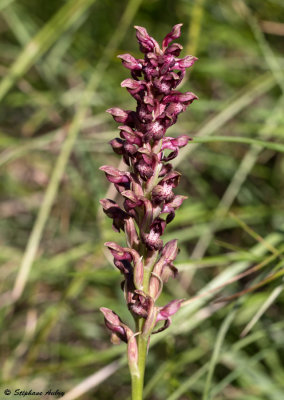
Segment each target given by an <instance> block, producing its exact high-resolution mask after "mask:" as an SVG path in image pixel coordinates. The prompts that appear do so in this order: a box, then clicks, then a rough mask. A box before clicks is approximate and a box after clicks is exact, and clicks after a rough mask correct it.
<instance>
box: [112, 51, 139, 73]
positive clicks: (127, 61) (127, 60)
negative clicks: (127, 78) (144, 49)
mask: <svg viewBox="0 0 284 400" xmlns="http://www.w3.org/2000/svg"><path fill="white" fill-rule="evenodd" d="M117 57H118V58H120V59H121V60H122V64H123V65H124V66H125V67H126V68H128V69H130V70H141V69H142V63H141V61H142V60H136V58H134V57H133V56H131V55H130V54H121V55H119V56H117Z"/></svg>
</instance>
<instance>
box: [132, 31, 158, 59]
mask: <svg viewBox="0 0 284 400" xmlns="http://www.w3.org/2000/svg"><path fill="white" fill-rule="evenodd" d="M134 28H135V29H136V37H137V40H138V42H139V45H140V50H141V51H142V53H148V52H150V51H153V50H156V52H160V47H159V45H158V43H157V42H156V40H155V39H153V38H152V37H151V36H149V34H148V32H147V31H146V29H145V28H143V26H134Z"/></svg>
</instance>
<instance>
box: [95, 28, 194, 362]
mask: <svg viewBox="0 0 284 400" xmlns="http://www.w3.org/2000/svg"><path fill="white" fill-rule="evenodd" d="M181 25H182V24H178V25H175V26H174V27H173V29H172V31H171V32H170V33H169V34H168V35H167V36H166V37H165V38H164V40H163V43H162V48H160V46H159V44H158V43H157V42H156V40H155V39H153V38H152V37H150V36H149V35H148V33H147V31H146V29H145V28H143V27H140V26H136V27H135V28H136V30H137V33H136V36H137V39H138V42H139V45H140V49H141V51H142V52H143V53H144V59H136V58H134V57H132V56H131V55H130V54H123V55H120V56H119V58H120V59H121V60H122V63H123V65H124V66H125V67H126V68H128V69H129V70H130V72H131V76H132V78H128V79H125V80H124V81H123V82H122V83H121V86H122V87H125V88H126V89H127V90H128V92H129V93H130V94H131V96H133V97H134V99H135V100H136V102H137V107H136V111H131V110H122V109H120V108H117V107H114V108H110V109H109V110H107V112H108V113H110V114H111V115H112V116H113V118H114V120H115V121H116V122H118V123H119V127H118V129H119V131H120V135H119V136H120V137H117V138H115V139H113V140H112V141H111V142H110V144H111V146H112V148H113V150H114V152H115V153H117V154H119V155H121V156H122V157H123V160H124V162H125V163H126V164H127V166H128V171H127V172H125V171H120V170H118V169H116V168H114V167H112V166H107V165H106V166H103V167H101V170H102V171H104V172H105V174H106V177H107V179H108V180H109V182H111V183H113V184H114V185H115V188H116V190H117V191H118V192H119V194H120V196H122V199H123V207H122V206H121V207H120V206H119V205H118V204H117V203H116V202H115V201H113V200H110V199H103V200H101V204H102V207H103V209H104V212H105V213H106V215H107V216H108V217H110V218H112V220H113V228H114V229H115V230H116V231H118V232H119V231H123V232H124V233H125V237H126V243H127V247H121V246H120V245H118V244H116V243H114V242H107V243H106V244H105V245H106V246H107V247H108V248H109V250H110V252H111V254H112V255H113V258H114V265H115V266H116V267H117V268H118V269H119V271H120V272H121V273H122V274H123V276H124V281H123V284H122V289H123V291H124V295H125V299H126V302H127V305H128V308H129V310H130V312H131V313H132V315H133V316H134V318H135V320H138V319H139V320H141V319H143V323H142V325H141V324H140V326H142V328H141V329H140V332H133V331H132V330H131V329H130V328H129V327H128V326H126V325H125V324H124V323H123V322H122V321H121V320H120V318H119V317H118V316H117V314H116V313H115V312H113V311H111V310H109V309H107V308H104V307H103V308H101V311H102V312H103V314H104V317H105V323H106V326H107V328H108V329H109V330H110V331H111V333H112V341H113V342H114V343H117V342H119V340H123V341H125V342H127V343H128V356H129V361H130V363H131V362H132V363H135V359H136V357H137V354H136V353H137V343H136V336H137V335H138V334H139V335H143V336H144V337H150V335H151V334H152V333H156V332H159V331H161V330H163V329H165V328H167V327H168V326H169V324H170V322H171V318H170V317H171V315H173V314H174V313H175V312H176V311H177V310H178V309H179V308H180V306H181V302H182V300H173V301H172V302H170V303H169V304H167V305H166V306H164V307H158V306H157V305H156V301H157V299H158V297H159V295H160V294H161V291H162V288H163V284H164V282H167V280H168V279H169V278H170V277H175V276H176V274H177V269H176V268H175V266H174V265H173V262H174V260H175V258H176V256H177V253H178V247H177V240H171V241H169V242H168V243H165V244H164V243H163V239H162V236H163V233H164V231H165V229H166V226H167V224H169V223H170V222H171V221H172V220H173V218H174V217H175V212H176V210H177V209H178V208H179V207H180V206H181V204H182V203H183V201H184V200H185V199H186V197H185V196H180V195H176V194H175V193H174V189H175V188H176V187H177V186H178V184H179V180H180V173H179V172H177V171H174V170H173V167H172V165H171V163H170V161H171V160H172V159H174V158H175V157H176V156H177V155H178V152H179V149H180V148H182V147H184V146H186V145H187V143H188V141H189V137H188V136H186V135H182V136H179V137H176V138H173V137H169V136H165V134H166V131H167V129H168V128H169V127H170V126H172V125H173V124H175V123H176V121H177V118H178V115H179V114H180V113H181V112H183V111H185V110H186V108H187V107H188V105H189V104H191V103H192V102H193V100H195V99H197V97H196V96H195V94H193V93H191V92H186V93H181V92H179V91H177V90H176V88H177V86H178V85H179V84H180V82H181V81H182V79H183V77H184V75H185V71H186V68H189V67H191V66H192V65H193V64H194V62H195V61H196V58H195V57H193V56H186V57H184V58H178V57H179V54H180V52H181V50H182V46H181V45H180V44H178V43H172V42H173V41H174V40H175V39H177V38H179V36H180V28H181ZM160 321H164V325H163V326H162V327H160V328H157V327H156V325H157V324H158V323H159V322H160ZM135 334H136V335H135ZM131 360H132V361H131Z"/></svg>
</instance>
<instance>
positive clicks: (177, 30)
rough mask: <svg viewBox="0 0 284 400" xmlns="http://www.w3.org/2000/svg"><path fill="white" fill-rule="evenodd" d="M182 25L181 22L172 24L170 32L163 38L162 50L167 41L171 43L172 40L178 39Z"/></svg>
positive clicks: (166, 45)
mask: <svg viewBox="0 0 284 400" xmlns="http://www.w3.org/2000/svg"><path fill="white" fill-rule="evenodd" d="M181 27H182V24H177V25H174V26H173V29H172V30H171V32H170V33H168V34H167V36H166V37H165V39H164V40H163V44H162V46H163V50H165V49H166V48H167V47H168V45H169V43H171V42H172V41H173V40H175V39H178V38H179V37H180V28H181Z"/></svg>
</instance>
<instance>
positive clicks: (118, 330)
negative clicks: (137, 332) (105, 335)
mask: <svg viewBox="0 0 284 400" xmlns="http://www.w3.org/2000/svg"><path fill="white" fill-rule="evenodd" d="M100 310H101V312H102V313H103V314H104V317H105V324H106V327H107V328H108V329H109V330H110V331H111V333H112V340H115V342H116V343H117V341H118V340H122V341H123V342H125V343H127V332H126V330H125V328H124V326H123V325H124V324H123V323H122V321H121V319H120V318H119V316H118V315H117V314H116V313H115V312H114V311H112V310H110V309H109V308H106V307H101V308H100Z"/></svg>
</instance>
